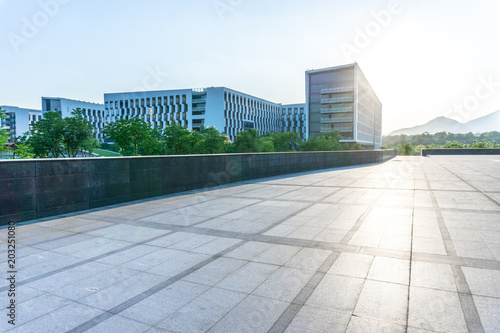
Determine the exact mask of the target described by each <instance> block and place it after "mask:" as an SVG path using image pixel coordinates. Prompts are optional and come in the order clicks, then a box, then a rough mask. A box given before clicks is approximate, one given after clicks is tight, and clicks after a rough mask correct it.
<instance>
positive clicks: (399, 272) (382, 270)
mask: <svg viewBox="0 0 500 333" xmlns="http://www.w3.org/2000/svg"><path fill="white" fill-rule="evenodd" d="M409 275H410V261H409V260H402V259H394V258H385V257H379V256H377V257H375V259H373V263H372V265H371V268H370V272H369V273H368V279H370V280H377V281H383V282H391V283H400V284H406V285H408V283H409Z"/></svg>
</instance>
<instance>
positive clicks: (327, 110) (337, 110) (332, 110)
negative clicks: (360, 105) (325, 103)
mask: <svg viewBox="0 0 500 333" xmlns="http://www.w3.org/2000/svg"><path fill="white" fill-rule="evenodd" d="M346 112H354V108H353V107H346V108H325V107H322V108H321V113H346Z"/></svg>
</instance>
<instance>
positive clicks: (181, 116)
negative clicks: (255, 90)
mask: <svg viewBox="0 0 500 333" xmlns="http://www.w3.org/2000/svg"><path fill="white" fill-rule="evenodd" d="M104 106H105V111H106V114H105V118H106V123H110V122H115V121H116V120H118V119H121V118H125V119H130V118H133V117H139V118H140V119H142V120H144V121H146V122H147V123H149V124H150V125H151V126H152V127H155V128H159V129H164V128H165V127H166V126H168V125H170V124H173V123H175V124H177V125H179V126H183V127H185V128H188V129H191V130H200V129H201V127H202V126H205V127H208V126H214V127H215V128H217V129H218V130H219V131H220V132H222V133H226V134H227V136H228V138H229V140H230V141H234V140H235V139H236V135H237V134H238V133H239V132H240V131H243V130H249V129H252V128H258V129H259V131H260V133H266V132H268V131H274V132H281V131H282V130H283V124H282V122H283V120H282V108H283V106H282V105H281V104H276V103H272V102H269V101H266V100H264V99H261V98H257V97H254V96H251V95H248V94H244V93H241V92H238V91H235V90H232V89H228V88H224V87H212V88H203V89H181V90H163V91H147V92H125V93H110V94H105V95H104ZM293 110H295V108H293ZM292 112H293V111H292ZM304 112H305V111H304ZM297 119H298V118H297ZM301 119H302V123H301V124H302V125H304V124H305V121H306V120H305V115H304V116H303V117H302V118H301ZM299 123H300V121H299V120H297V124H299ZM295 125H296V123H295V122H294V126H295ZM297 126H298V125H297ZM294 128H295V127H294ZM303 128H306V126H303Z"/></svg>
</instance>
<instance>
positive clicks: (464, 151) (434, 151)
mask: <svg viewBox="0 0 500 333" xmlns="http://www.w3.org/2000/svg"><path fill="white" fill-rule="evenodd" d="M428 155H500V148H431V149H422V156H428Z"/></svg>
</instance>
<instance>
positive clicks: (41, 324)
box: [10, 303, 103, 333]
mask: <svg viewBox="0 0 500 333" xmlns="http://www.w3.org/2000/svg"><path fill="white" fill-rule="evenodd" d="M102 313H103V311H101V310H98V309H95V308H93V307H90V306H86V305H83V304H78V303H71V304H69V305H66V306H65V307H63V308H60V309H58V310H56V311H53V312H50V313H48V314H46V315H43V316H42V317H39V318H37V319H35V320H32V321H30V322H28V323H26V324H24V325H21V326H19V327H16V328H15V329H13V330H12V331H10V332H38V333H44V332H47V333H49V332H50V333H52V332H67V331H69V330H71V329H73V328H75V327H77V326H79V325H82V324H83V323H85V322H87V321H89V320H91V319H92V318H95V317H97V316H98V315H100V314H102Z"/></svg>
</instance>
